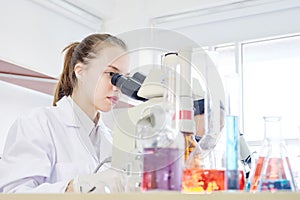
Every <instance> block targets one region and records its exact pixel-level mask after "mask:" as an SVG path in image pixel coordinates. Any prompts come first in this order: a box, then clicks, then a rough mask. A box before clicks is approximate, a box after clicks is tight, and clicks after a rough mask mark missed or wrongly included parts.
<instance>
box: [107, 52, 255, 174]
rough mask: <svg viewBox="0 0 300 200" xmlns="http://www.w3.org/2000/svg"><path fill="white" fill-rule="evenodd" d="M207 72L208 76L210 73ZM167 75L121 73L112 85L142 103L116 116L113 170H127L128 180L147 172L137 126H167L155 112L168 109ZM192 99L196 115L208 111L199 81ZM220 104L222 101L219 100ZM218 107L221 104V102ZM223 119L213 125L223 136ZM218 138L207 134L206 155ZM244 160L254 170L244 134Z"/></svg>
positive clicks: (156, 71) (203, 143) (203, 141)
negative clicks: (165, 94)
mask: <svg viewBox="0 0 300 200" xmlns="http://www.w3.org/2000/svg"><path fill="white" fill-rule="evenodd" d="M176 55H177V56H178V54H176V53H175V54H174V53H173V54H166V55H165V58H167V57H168V56H173V57H174V56H176ZM175 65H176V64H175ZM200 71H204V70H200ZM188 73H190V71H188ZM204 73H207V71H205V72H204ZM163 75H164V74H163V69H162V68H153V69H151V70H150V72H149V73H148V74H147V76H146V75H143V74H142V73H141V72H136V73H134V74H133V75H132V76H131V77H127V76H123V75H121V74H118V73H116V74H114V75H113V76H112V79H111V82H112V84H113V85H115V86H116V87H118V88H119V89H120V90H121V93H122V94H124V95H126V96H127V97H129V98H131V99H134V100H135V101H139V102H140V103H139V104H138V105H137V106H132V107H129V108H124V109H119V110H118V111H114V113H113V115H114V122H115V125H114V130H113V132H114V140H113V141H114V143H113V150H112V153H113V156H112V167H114V168H116V169H119V170H123V171H125V172H126V174H127V176H128V177H133V176H135V175H137V176H140V175H141V173H142V170H143V168H142V160H141V157H142V152H141V151H140V144H139V139H140V138H139V135H138V134H137V124H138V123H140V122H141V120H142V121H143V123H144V125H145V126H149V127H151V128H153V129H158V128H160V127H161V126H163V122H164V116H163V115H162V112H155V110H153V109H151V108H152V107H153V106H161V107H163V106H164V105H163V97H164V91H165V90H164V89H165V88H164V85H163V79H164V78H163ZM192 97H193V110H194V113H196V114H199V113H200V110H203V109H204V107H203V106H204V105H203V103H202V104H201V103H199V102H200V101H201V100H203V99H204V98H205V97H204V94H203V90H202V88H201V85H200V84H199V82H198V81H197V80H195V79H194V80H193V86H192ZM210 98H213V97H210ZM216 101H217V102H220V100H219V99H217V100H216ZM217 105H219V103H218V104H217ZM217 107H218V108H217V112H218V111H220V107H219V106H217ZM214 108H216V107H214ZM217 112H215V113H217ZM219 113H220V112H219ZM220 117H221V116H218V117H216V118H217V120H215V121H217V123H215V122H213V123H214V124H217V126H216V127H217V129H218V130H219V131H217V132H218V133H220ZM206 127H207V126H206ZM208 129H210V127H208ZM218 137H219V135H218V134H207V135H204V137H203V138H202V139H201V140H200V141H199V145H200V147H202V148H203V151H204V152H205V150H207V151H210V150H212V149H213V148H214V146H215V145H216V143H217V142H218ZM240 160H241V161H242V163H243V164H244V165H245V168H246V169H250V168H249V167H250V164H251V153H250V150H249V147H248V145H247V143H246V141H245V139H244V137H243V135H242V134H240ZM246 173H247V170H246Z"/></svg>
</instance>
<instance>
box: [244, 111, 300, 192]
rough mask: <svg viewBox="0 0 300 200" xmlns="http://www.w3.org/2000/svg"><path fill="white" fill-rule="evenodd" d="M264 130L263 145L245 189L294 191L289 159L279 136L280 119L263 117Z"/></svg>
mask: <svg viewBox="0 0 300 200" xmlns="http://www.w3.org/2000/svg"><path fill="white" fill-rule="evenodd" d="M264 129H265V133H264V134H265V136H264V145H263V148H262V150H261V152H260V154H259V157H258V161H257V163H256V167H255V170H254V171H253V173H252V175H251V178H250V179H249V182H248V185H249V186H248V188H247V189H248V190H250V192H256V191H271V192H275V191H278V190H280V191H282V190H287V191H295V182H294V178H293V174H292V171H291V166H290V162H289V158H288V156H287V154H286V148H285V144H284V141H283V139H282V136H281V117H279V116H266V117H264Z"/></svg>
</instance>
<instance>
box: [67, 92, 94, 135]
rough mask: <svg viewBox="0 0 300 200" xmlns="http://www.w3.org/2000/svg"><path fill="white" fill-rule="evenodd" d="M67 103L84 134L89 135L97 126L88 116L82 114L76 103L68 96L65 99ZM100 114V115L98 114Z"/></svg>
mask: <svg viewBox="0 0 300 200" xmlns="http://www.w3.org/2000/svg"><path fill="white" fill-rule="evenodd" d="M67 99H68V101H69V102H70V103H71V105H72V107H73V109H74V113H75V115H76V117H77V118H78V120H79V121H80V124H81V125H82V126H83V128H84V129H85V131H86V133H89V134H90V133H91V132H92V130H93V128H96V126H97V125H95V123H94V122H93V121H92V120H91V119H90V118H89V117H88V115H87V114H86V113H85V112H83V110H82V109H81V108H80V107H79V106H78V105H77V103H76V102H75V101H74V100H73V99H72V98H71V97H70V96H69V97H67ZM98 114H100V113H98Z"/></svg>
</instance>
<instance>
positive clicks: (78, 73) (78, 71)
mask: <svg viewBox="0 0 300 200" xmlns="http://www.w3.org/2000/svg"><path fill="white" fill-rule="evenodd" d="M74 72H75V76H76V78H77V80H79V81H80V80H82V75H83V64H82V63H77V64H76V65H75V67H74Z"/></svg>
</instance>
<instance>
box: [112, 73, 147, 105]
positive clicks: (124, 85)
mask: <svg viewBox="0 0 300 200" xmlns="http://www.w3.org/2000/svg"><path fill="white" fill-rule="evenodd" d="M137 73H138V74H137ZM137 73H135V74H134V75H133V76H132V77H126V76H123V75H121V74H119V73H115V74H114V75H113V76H112V78H111V83H112V84H113V85H114V86H116V87H118V88H120V90H121V92H122V93H123V94H125V95H126V96H128V97H130V98H132V99H135V100H140V101H147V100H148V99H145V98H142V97H139V96H138V95H137V93H138V91H139V89H140V87H141V85H142V83H143V82H144V80H145V78H146V76H144V75H142V74H141V73H139V72H137Z"/></svg>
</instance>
